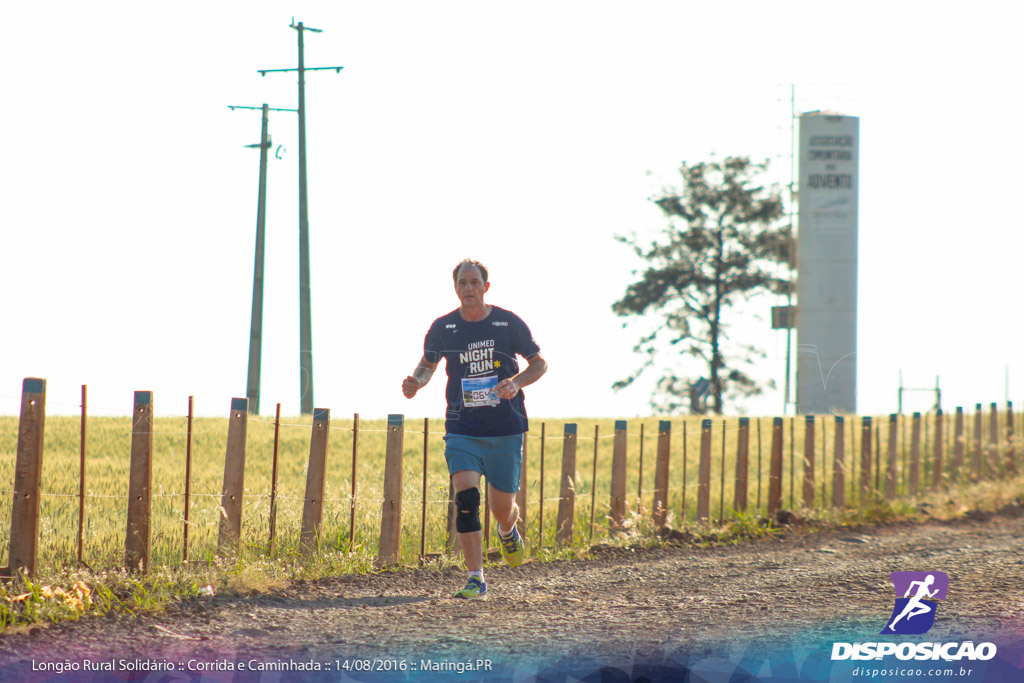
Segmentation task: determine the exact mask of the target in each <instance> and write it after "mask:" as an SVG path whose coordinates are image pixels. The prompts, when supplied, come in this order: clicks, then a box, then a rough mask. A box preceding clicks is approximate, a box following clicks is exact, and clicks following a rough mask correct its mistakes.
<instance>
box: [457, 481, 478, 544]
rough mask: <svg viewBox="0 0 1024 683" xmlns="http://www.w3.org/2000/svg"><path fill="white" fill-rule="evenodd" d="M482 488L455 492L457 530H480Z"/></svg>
mask: <svg viewBox="0 0 1024 683" xmlns="http://www.w3.org/2000/svg"><path fill="white" fill-rule="evenodd" d="M480 529H481V527H480V489H477V488H472V489H466V490H465V491H459V492H458V493H456V494H455V530H456V531H458V532H459V533H460V534H466V533H470V532H472V531H480Z"/></svg>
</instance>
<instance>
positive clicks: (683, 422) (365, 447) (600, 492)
mask: <svg viewBox="0 0 1024 683" xmlns="http://www.w3.org/2000/svg"><path fill="white" fill-rule="evenodd" d="M333 417H334V419H333V420H332V422H331V427H330V434H329V443H328V459H327V489H326V494H325V506H324V515H323V525H322V538H321V549H322V551H323V552H334V553H344V554H349V550H350V546H349V538H350V531H351V525H350V513H351V509H352V508H351V506H352V504H353V498H352V496H351V494H352V454H353V437H354V430H353V420H352V418H346V419H340V418H338V416H333ZM988 418H989V416H988V415H987V414H986V415H985V424H984V425H983V428H982V432H981V434H982V435H983V445H984V443H987V439H988V435H989V433H990V432H989V429H988V424H987V421H988ZM1004 419H1005V418H1004ZM929 420H930V422H929ZM659 422H660V420H659V418H646V419H633V420H630V421H629V422H628V432H627V433H628V439H627V443H628V446H627V457H628V472H629V475H628V481H627V485H626V491H627V501H629V507H630V510H631V511H632V512H634V513H638V514H634V515H633V516H632V517H631V520H632V524H633V525H634V526H637V527H644V526H646V527H647V528H646V529H637V531H644V530H645V531H647V532H651V531H653V530H652V529H651V528H650V526H651V522H650V511H651V510H652V507H653V494H654V477H655V461H656V457H657V451H658V425H659ZM845 422H846V434H845V437H844V450H845V457H846V460H845V462H846V467H847V476H846V486H847V494H846V495H847V504H848V505H850V504H864V505H870V504H872V503H873V502H874V500H875V499H874V494H872V495H871V496H869V497H868V499H866V500H864V501H860V496H859V493H858V492H857V487H858V485H859V472H860V469H861V452H862V451H861V445H862V444H861V439H862V430H861V418H857V417H853V418H851V417H848V418H847V419H846V421H845ZM953 422H954V421H953V419H951V416H947V419H946V420H945V424H944V427H943V439H944V452H945V458H946V464H945V468H944V478H943V481H944V483H949V482H950V481H951V480H952V479H955V478H958V477H962V476H965V467H966V466H965V467H962V468H961V470H960V472H958V473H953V475H952V476H951V473H950V471H949V468H950V465H949V463H950V459H951V458H952V456H953V454H954V432H953ZM965 422H966V423H967V424H966V430H967V431H966V432H965V434H964V437H963V438H962V442H963V443H964V445H965V448H966V454H965V458H966V461H967V463H968V464H969V463H970V455H971V449H972V448H973V444H974V441H973V431H972V429H973V415H972V416H968V419H967V420H966V421H965ZM566 423H575V424H577V427H578V432H577V440H576V441H577V455H576V476H575V497H576V508H575V512H576V514H575V524H574V543H573V545H575V546H579V547H586V546H587V545H589V544H590V543H591V542H601V541H602V540H604V539H606V538H607V528H608V514H609V509H610V490H611V463H612V452H613V442H614V439H613V436H614V426H615V420H612V419H600V420H595V419H587V418H578V419H566V420H539V419H534V420H532V422H531V430H532V431H531V432H530V434H529V435H528V440H527V462H528V468H529V469H528V476H527V478H526V481H525V482H524V484H523V485H524V486H525V490H526V493H527V509H526V535H527V537H528V538H530V539H532V543H533V545H534V547H536V546H537V545H538V541H539V542H540V543H541V544H543V546H545V547H551V546H554V545H555V520H556V516H557V513H558V498H559V479H560V473H561V467H562V465H561V463H562V449H563V443H564V436H563V432H564V425H565V424H566ZM874 423H875V425H876V427H877V426H881V427H882V431H881V432H880V433H878V432H875V433H873V434H872V436H871V437H870V438H872V440H874V441H876V442H877V445H878V446H880V447H881V449H882V451H883V454H884V452H885V449H886V446H887V429H888V418H887V417H886V418H881V419H877V418H876V419H875V420H874ZM1018 424H1019V422H1018ZM227 425H228V420H227V418H226V417H225V418H197V419H195V420H194V423H193V436H192V482H191V504H190V512H189V518H190V526H189V529H190V531H189V557H190V559H192V560H193V561H197V560H198V561H204V560H205V561H209V560H212V558H213V557H214V554H215V551H216V546H217V533H218V525H219V515H220V496H221V488H222V482H223V476H224V471H223V470H224V458H225V449H226V441H227ZM542 425H543V429H544V432H545V439H544V440H543V449H542V445H541V438H540V436H541V429H542ZM670 425H671V449H670V469H669V482H670V483H669V497H668V509H669V520H668V523H669V525H670V526H673V527H680V526H693V524H694V519H695V509H696V501H697V472H698V464H699V452H700V448H699V445H700V434H701V419H700V418H698V417H687V418H675V419H672V420H671V421H670ZM758 426H759V427H760V438H759V436H758ZM385 427H386V421H384V420H376V421H367V420H361V421H360V423H359V431H358V444H357V445H358V450H357V472H356V488H355V498H354V505H355V509H356V516H355V532H354V545H353V546H352V548H351V550H352V553H351V555H349V556H350V557H351V558H353V560H355V561H356V564H358V565H362V566H369V565H370V564H372V561H373V559H374V558H375V557H376V554H377V545H378V536H379V532H380V517H381V505H382V490H383V463H384V451H385V441H386V429H385ZM815 427H816V431H815V441H814V446H815V448H814V451H815V455H814V460H815V471H816V477H815V484H814V485H815V489H814V490H815V506H816V507H827V506H825V505H823V501H828V502H829V504H830V502H831V496H832V491H831V489H832V472H833V470H834V462H833V456H834V448H835V444H834V435H835V421H834V420H833V418H831V417H818V418H816V420H815ZM929 427H930V428H931V431H929ZM997 427H998V429H997V431H998V433H999V434H1000V437H999V440H1000V443H998V444H995V445H993V447H992V449H991V451H986V454H985V456H984V460H985V462H986V463H988V462H991V463H995V464H996V465H997V466H998V467H999V468H1002V467H1003V466H1004V465H1005V463H1006V462H1007V458H1008V457H1009V455H1010V453H1011V449H1014V448H1015V444H1014V441H1015V439H1010V438H1008V434H1007V430H1006V426H1005V425H1003V424H1000V425H997ZM80 428H81V426H80V420H79V418H77V417H48V418H47V419H46V429H45V437H44V462H43V485H42V494H43V496H42V502H41V514H40V517H41V519H40V543H39V548H40V560H39V564H40V567H41V568H42V569H48V570H56V569H59V568H61V567H66V566H70V565H74V564H77V560H76V558H77V534H78V510H79V457H80V456H79V451H80ZM428 428H429V433H428V437H427V439H426V447H427V451H428V457H427V479H426V518H427V523H426V529H425V550H426V553H428V554H433V553H440V552H443V551H444V548H445V545H446V537H447V531H446V515H447V501H448V478H447V470H446V467H445V464H444V457H443V453H444V443H443V440H442V438H441V437H442V433H443V422H442V421H441V420H439V419H431V420H430V421H429V427H428ZM595 428H596V429H597V439H596V441H595ZM684 429H685V433H686V438H685V456H686V457H685V468H684V458H683V454H684V438H683V433H684ZM738 429H739V420H738V419H737V418H726V419H723V418H716V419H714V420H712V442H711V477H710V521H711V522H717V521H719V520H720V519H721V520H724V521H729V520H731V519H733V518H734V517H733V513H732V511H731V507H732V502H733V500H734V493H735V492H734V488H735V482H734V477H735V463H736V442H737V433H738ZM131 430H132V425H131V418H130V417H94V418H89V420H88V423H87V435H86V442H85V447H86V468H85V469H86V471H85V477H86V498H85V541H84V552H83V560H84V562H85V563H86V564H87V565H88V566H89V567H91V568H93V569H100V568H115V567H120V566H121V565H122V564H123V561H124V542H125V532H126V527H127V501H126V497H127V492H128V472H129V453H130V448H131ZM641 430H642V434H643V436H642V438H641ZM771 430H772V418H760V419H757V418H752V419H751V421H750V445H749V449H750V455H749V463H750V464H749V468H750V475H749V484H748V506H749V507H748V515H758V514H764V511H765V509H766V506H767V497H768V474H769V463H770V458H769V454H770V448H771ZM153 431H154V464H153V491H154V498H153V507H152V516H153V522H152V564H153V565H154V566H160V565H166V566H174V565H177V564H180V563H181V561H182V556H183V552H182V547H183V521H184V503H185V499H184V490H185V454H186V435H187V421H186V419H185V418H184V417H171V416H165V417H159V416H158V417H157V418H156V419H155V423H154V430H153ZM310 432H311V420H310V418H308V417H305V418H283V419H282V424H281V428H280V445H279V469H278V472H279V473H278V497H277V501H278V514H277V536H278V538H277V540H276V542H275V547H274V551H273V554H274V555H275V556H288V555H294V554H295V553H296V548H297V547H298V535H299V531H300V527H301V518H302V507H303V499H304V490H305V482H306V466H307V459H308V456H309V443H310ZM17 433H18V418H17V417H12V416H7V417H0V564H6V563H7V552H8V546H9V539H10V516H11V501H12V490H11V489H12V487H13V472H14V463H15V455H16V448H17ZM723 435H724V449H723ZM804 435H805V420H804V418H803V417H799V418H786V419H785V421H784V446H783V473H782V490H783V506H784V507H786V508H788V509H799V508H800V507H802V502H801V501H802V496H803V493H802V492H803V472H804V452H805V450H804V449H805V443H804V439H805V436H804ZM913 441H914V439H913V431H912V422H911V420H910V418H901V420H900V422H899V424H898V425H897V449H896V452H897V466H898V478H897V481H898V483H899V490H900V492H905V491H906V489H907V483H908V476H909V473H910V470H911V463H910V462H908V458H909V455H908V452H909V451H910V450H911V447H912V443H913ZM918 442H919V444H920V449H921V453H922V461H923V465H922V469H921V470H920V477H921V482H922V488H923V489H924V488H928V487H929V485H930V483H931V481H932V474H931V473H932V469H931V467H932V465H931V464H930V463H932V460H933V454H934V450H935V434H934V416H933V415H932V416H925V417H924V419H923V420H922V422H921V432H920V433H919V437H918ZM246 444H247V447H246V450H247V453H246V465H245V494H244V495H245V498H244V507H243V523H242V541H243V546H244V551H243V553H242V560H243V561H255V560H257V559H258V558H259V557H260V556H261V555H263V556H268V555H270V548H269V544H268V540H269V539H268V535H269V523H270V491H271V471H272V460H273V447H274V424H273V420H272V419H267V418H265V417H264V418H256V417H250V418H249V420H248V428H247V439H246ZM595 444H596V453H595ZM871 445H872V449H873V451H872V452H873V466H875V465H877V463H878V460H879V458H878V455H879V454H878V452H877V450H874V449H875V446H876V443H872V444H871ZM542 450H543V461H544V462H543V472H544V476H543V486H542V481H541V460H542ZM1020 450H1021V449H1020V448H1019V447H1016V450H1015V452H1014V454H1015V457H1016V458H1017V459H1018V460H1019V458H1020ZM595 457H596V475H595ZM403 462H404V472H403V503H402V505H403V516H402V519H403V527H402V540H401V559H402V562H403V563H406V564H413V563H415V562H416V561H417V558H418V556H419V552H420V534H421V515H422V509H423V500H424V485H423V469H424V464H423V463H424V421H423V419H422V418H419V419H412V418H410V419H408V420H407V421H406V424H405V438H404V457H403ZM883 463H884V457H883ZM883 466H884V465H883ZM684 469H685V473H684ZM992 471H998V470H997V469H995V468H993V470H992ZM723 473H724V478H723ZM684 474H685V485H684ZM822 474H824V477H823V476H822ZM876 481H878V482H879V483H880V484H881V485H883V486H884V476H883V477H882V478H879V477H877V475H876V473H875V472H874V471H873V472H872V484H873V485H874V483H875V482H876ZM595 493H596V495H595ZM684 496H685V507H684ZM542 498H543V522H544V527H543V529H539V526H538V525H539V522H540V517H541V502H542ZM592 500H593V501H594V506H595V507H594V510H593V519H594V527H593V530H591V527H590V520H591V501H592ZM495 526H496V525H495V524H493V523H491V524H490V530H491V536H492V537H491V546H492V547H496V536H495V531H494V529H495Z"/></svg>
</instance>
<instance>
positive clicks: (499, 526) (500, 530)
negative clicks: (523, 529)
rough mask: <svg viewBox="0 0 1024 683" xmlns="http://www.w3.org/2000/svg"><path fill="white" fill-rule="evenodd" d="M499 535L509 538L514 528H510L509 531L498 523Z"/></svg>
mask: <svg viewBox="0 0 1024 683" xmlns="http://www.w3.org/2000/svg"><path fill="white" fill-rule="evenodd" d="M513 526H515V525H513ZM498 535H499V536H501V537H503V538H508V537H509V536H511V535H512V529H509V530H508V531H503V530H502V528H501V524H499V525H498Z"/></svg>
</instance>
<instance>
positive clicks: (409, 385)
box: [402, 356, 437, 398]
mask: <svg viewBox="0 0 1024 683" xmlns="http://www.w3.org/2000/svg"><path fill="white" fill-rule="evenodd" d="M436 369H437V363H431V362H430V361H428V360H427V358H426V356H424V357H423V358H420V362H419V364H418V365H417V366H416V369H415V370H413V371H412V374H411V375H409V376H408V377H406V378H405V379H404V380H402V393H403V394H404V395H405V397H406V398H412V397H413V396H415V395H416V392H417V391H419V390H420V389H422V388H423V387H425V386H427V382H429V381H430V378H431V377H433V376H434V370H436Z"/></svg>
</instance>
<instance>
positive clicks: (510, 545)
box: [487, 482, 526, 567]
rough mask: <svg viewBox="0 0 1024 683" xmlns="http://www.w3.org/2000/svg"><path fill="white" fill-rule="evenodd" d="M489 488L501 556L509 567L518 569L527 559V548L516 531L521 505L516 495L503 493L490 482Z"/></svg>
mask: <svg viewBox="0 0 1024 683" xmlns="http://www.w3.org/2000/svg"><path fill="white" fill-rule="evenodd" d="M487 486H488V488H487V491H488V495H489V496H490V499H491V512H493V513H494V516H495V518H496V519H497V520H498V539H499V543H500V548H501V556H502V557H504V558H505V562H506V563H507V564H508V566H510V567H518V566H519V565H521V564H522V563H523V560H524V559H525V558H526V547H525V545H524V544H523V537H522V536H521V535H520V534H519V530H518V529H516V522H517V521H519V505H518V504H517V503H516V494H514V493H506V492H505V491H501V490H499V489H497V488H495V487H494V486H492V485H491V484H490V483H489V482H488V484H487Z"/></svg>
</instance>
